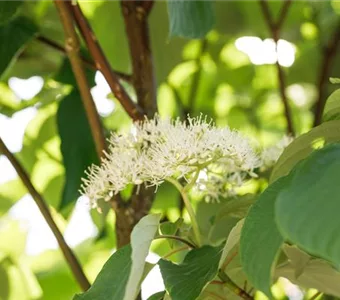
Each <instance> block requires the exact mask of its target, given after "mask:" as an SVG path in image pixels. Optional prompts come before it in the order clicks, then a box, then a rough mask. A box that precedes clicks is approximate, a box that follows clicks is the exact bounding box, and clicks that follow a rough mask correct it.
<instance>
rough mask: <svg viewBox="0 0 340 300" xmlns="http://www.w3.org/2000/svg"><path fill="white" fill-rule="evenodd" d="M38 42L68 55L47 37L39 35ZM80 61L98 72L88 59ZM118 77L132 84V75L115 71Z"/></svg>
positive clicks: (81, 57) (83, 58)
mask: <svg viewBox="0 0 340 300" xmlns="http://www.w3.org/2000/svg"><path fill="white" fill-rule="evenodd" d="M36 39H37V40H38V41H40V42H42V43H44V44H45V45H48V46H49V47H51V48H53V49H55V50H57V51H59V52H61V53H64V54H67V53H66V49H65V48H64V47H63V46H61V45H59V44H58V43H57V42H55V41H53V40H51V39H49V38H47V37H45V36H42V35H38V36H37V38H36ZM80 59H81V60H82V62H83V64H84V65H85V66H86V67H87V68H89V69H92V70H97V67H96V65H95V64H94V62H93V61H91V60H89V59H87V58H86V57H84V56H82V55H80ZM113 72H114V73H115V74H116V76H117V77H119V79H122V80H124V81H126V82H130V81H131V75H129V74H126V73H123V72H119V71H113Z"/></svg>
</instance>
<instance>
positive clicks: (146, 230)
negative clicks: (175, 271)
mask: <svg viewBox="0 0 340 300" xmlns="http://www.w3.org/2000/svg"><path fill="white" fill-rule="evenodd" d="M160 218H161V214H150V215H147V216H145V217H144V218H142V219H141V220H140V221H139V222H138V224H137V225H136V226H135V227H134V228H133V230H132V233H131V248H132V254H131V260H132V266H131V271H130V275H129V279H128V282H127V284H126V288H125V295H124V300H130V299H135V298H136V296H137V294H138V292H139V289H140V283H141V279H142V276H143V271H144V266H145V259H146V257H147V256H148V254H149V248H150V245H151V242H152V241H153V238H154V237H155V234H156V232H157V230H158V225H159V221H160Z"/></svg>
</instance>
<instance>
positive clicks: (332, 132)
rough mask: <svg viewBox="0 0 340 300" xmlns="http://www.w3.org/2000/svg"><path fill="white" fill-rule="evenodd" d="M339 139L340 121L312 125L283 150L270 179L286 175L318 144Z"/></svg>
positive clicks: (273, 179) (272, 180)
mask: <svg viewBox="0 0 340 300" xmlns="http://www.w3.org/2000/svg"><path fill="white" fill-rule="evenodd" d="M339 141H340V121H339V120H334V121H329V122H326V123H323V124H321V125H320V126H317V127H314V128H313V129H312V130H311V131H309V132H307V133H305V134H303V135H301V136H299V137H298V138H296V139H295V140H294V141H293V142H291V143H290V144H289V145H288V147H287V148H286V149H285V150H284V151H283V153H282V155H281V156H280V158H279V159H278V161H277V163H276V164H275V166H274V169H273V172H272V174H271V177H270V181H271V182H274V181H275V180H277V179H278V178H280V177H282V176H285V175H287V174H288V173H289V172H290V171H291V170H292V169H293V167H294V166H295V165H296V164H297V163H298V162H299V161H300V160H302V159H304V158H306V157H307V156H308V155H309V154H310V153H312V152H313V150H314V149H315V148H317V147H319V146H320V145H321V146H323V145H324V144H329V143H334V142H339Z"/></svg>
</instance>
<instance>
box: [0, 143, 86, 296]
mask: <svg viewBox="0 0 340 300" xmlns="http://www.w3.org/2000/svg"><path fill="white" fill-rule="evenodd" d="M0 152H2V153H3V154H4V155H5V156H6V157H7V158H8V160H9V161H10V162H11V164H12V165H13V167H14V169H15V170H16V172H17V173H18V175H19V177H20V179H21V181H22V182H23V183H24V185H25V186H26V188H27V190H28V191H29V193H30V194H31V196H32V198H33V199H34V201H35V203H36V204H37V206H38V207H39V210H40V212H41V213H42V215H43V216H44V218H45V220H46V222H47V224H48V226H49V227H50V228H51V230H52V232H53V234H54V236H55V238H56V239H57V242H58V244H59V247H60V249H61V251H62V253H63V255H64V257H65V259H66V261H67V263H68V264H69V266H70V268H71V270H72V273H73V275H74V277H75V278H76V280H77V281H78V284H79V285H80V287H81V288H82V290H83V291H86V290H88V289H89V288H90V283H89V281H88V280H87V278H86V276H85V274H84V271H83V269H82V267H81V265H80V263H79V261H78V260H77V258H76V256H75V254H74V253H73V252H72V250H71V248H70V247H69V246H68V245H67V244H66V241H65V240H64V238H63V235H62V234H61V232H60V230H59V228H58V226H57V225H56V223H55V222H54V220H53V218H52V215H51V212H50V210H49V208H48V206H47V204H46V202H45V200H44V199H43V197H42V196H41V195H40V194H39V193H38V192H37V190H36V189H35V187H34V186H33V184H32V183H31V181H30V179H29V177H28V175H27V173H26V171H25V170H24V168H23V167H22V166H21V164H20V163H19V161H17V159H16V158H15V157H14V155H13V154H12V153H11V152H10V151H9V150H8V148H7V147H6V145H5V143H4V142H3V140H2V139H1V138H0Z"/></svg>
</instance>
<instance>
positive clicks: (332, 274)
mask: <svg viewBox="0 0 340 300" xmlns="http://www.w3.org/2000/svg"><path fill="white" fill-rule="evenodd" d="M283 250H284V252H285V254H286V256H287V257H288V259H289V260H288V262H286V263H284V264H282V265H280V266H279V267H277V268H276V270H275V277H277V278H278V277H285V278H287V279H289V281H291V282H292V283H294V284H297V285H299V286H301V287H304V288H314V289H317V290H318V291H320V292H323V293H326V294H330V295H334V296H337V297H339V296H340V285H339V282H340V273H339V272H338V271H337V270H335V269H334V268H333V267H332V266H331V265H330V264H329V263H328V262H326V261H324V260H322V259H315V258H313V257H311V256H310V255H308V254H307V253H305V252H303V251H301V250H300V249H298V248H297V247H294V246H288V245H285V246H284V248H283Z"/></svg>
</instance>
